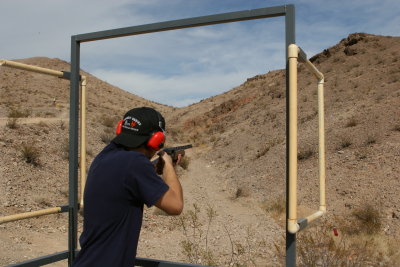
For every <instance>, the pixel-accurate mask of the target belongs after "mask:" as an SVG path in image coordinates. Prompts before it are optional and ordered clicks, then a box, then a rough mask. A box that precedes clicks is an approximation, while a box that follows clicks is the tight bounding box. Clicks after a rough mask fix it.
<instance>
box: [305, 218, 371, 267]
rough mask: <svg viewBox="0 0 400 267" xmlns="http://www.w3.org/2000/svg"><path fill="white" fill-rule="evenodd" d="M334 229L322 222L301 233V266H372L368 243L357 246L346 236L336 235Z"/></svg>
mask: <svg viewBox="0 0 400 267" xmlns="http://www.w3.org/2000/svg"><path fill="white" fill-rule="evenodd" d="M332 229H333V227H332V226H331V225H330V224H329V223H327V222H321V223H320V224H319V225H316V226H313V227H312V228H311V227H310V229H307V230H304V231H302V232H300V233H299V235H298V251H299V253H298V263H299V264H298V265H299V266H307V267H308V266H349V267H350V266H371V265H370V264H371V251H369V249H368V246H367V245H368V244H367V243H364V244H362V245H361V246H360V245H358V246H355V245H354V244H353V243H352V242H350V241H349V240H348V238H346V237H345V236H343V235H340V236H335V235H334V234H333V231H332Z"/></svg>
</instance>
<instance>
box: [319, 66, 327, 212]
mask: <svg viewBox="0 0 400 267" xmlns="http://www.w3.org/2000/svg"><path fill="white" fill-rule="evenodd" d="M321 76H322V74H321ZM324 111H325V109H324V78H323V76H322V78H321V79H320V80H319V81H318V131H319V134H318V136H319V142H318V143H319V146H318V163H319V164H318V171H319V183H320V186H319V188H320V201H319V202H320V204H319V205H320V206H319V210H320V211H326V198H325V123H324V120H325V116H324Z"/></svg>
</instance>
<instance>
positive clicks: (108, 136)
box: [100, 130, 115, 145]
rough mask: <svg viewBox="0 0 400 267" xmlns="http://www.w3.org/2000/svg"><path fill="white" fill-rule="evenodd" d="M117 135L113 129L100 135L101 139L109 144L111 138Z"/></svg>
mask: <svg viewBox="0 0 400 267" xmlns="http://www.w3.org/2000/svg"><path fill="white" fill-rule="evenodd" d="M114 137H115V134H114V133H113V132H112V131H109V130H106V131H104V132H103V133H102V134H101V135H100V139H101V141H102V142H103V143H104V144H106V145H108V144H109V143H110V142H111V140H112V139H113V138H114Z"/></svg>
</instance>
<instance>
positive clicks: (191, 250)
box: [178, 204, 217, 266]
mask: <svg viewBox="0 0 400 267" xmlns="http://www.w3.org/2000/svg"><path fill="white" fill-rule="evenodd" d="M216 216H217V213H216V211H215V210H214V209H213V208H212V207H211V206H208V207H207V225H206V226H205V227H204V226H203V223H202V222H201V218H200V208H199V206H198V205H196V204H193V210H189V211H187V212H186V213H184V214H182V215H181V216H180V217H179V222H178V223H179V225H180V227H181V228H182V230H183V234H184V236H185V240H183V241H182V242H181V247H182V252H183V255H184V256H185V257H186V259H187V260H188V261H189V262H190V263H193V264H194V263H199V262H201V263H203V264H206V265H207V266H216V265H217V261H216V258H215V256H214V255H213V252H212V251H211V250H210V249H209V247H208V234H209V231H210V227H211V223H212V222H213V220H214V218H215V217H216ZM204 228H206V230H205V229H204ZM203 244H204V245H203Z"/></svg>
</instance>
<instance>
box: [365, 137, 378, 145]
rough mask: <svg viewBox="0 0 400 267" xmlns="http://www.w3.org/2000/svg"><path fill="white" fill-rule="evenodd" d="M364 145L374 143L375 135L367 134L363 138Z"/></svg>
mask: <svg viewBox="0 0 400 267" xmlns="http://www.w3.org/2000/svg"><path fill="white" fill-rule="evenodd" d="M365 144H366V145H373V144H376V136H375V135H368V136H367V139H366V140H365Z"/></svg>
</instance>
